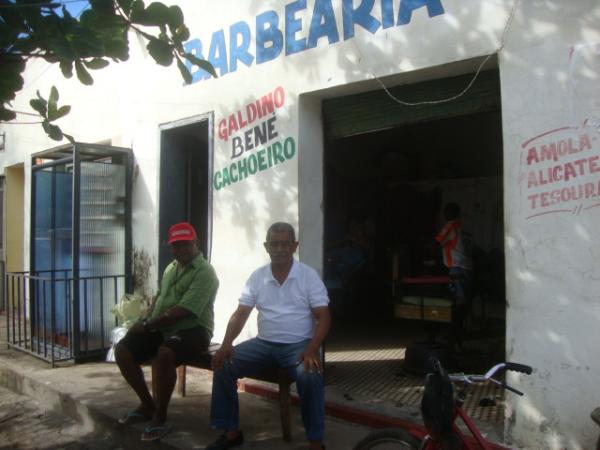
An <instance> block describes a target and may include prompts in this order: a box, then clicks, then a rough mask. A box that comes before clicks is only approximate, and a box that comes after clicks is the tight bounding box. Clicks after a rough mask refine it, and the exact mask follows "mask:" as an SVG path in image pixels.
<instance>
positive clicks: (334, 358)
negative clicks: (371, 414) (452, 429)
mask: <svg viewBox="0 0 600 450" xmlns="http://www.w3.org/2000/svg"><path fill="white" fill-rule="evenodd" d="M489 323H490V322H489V321H488V322H486V323H485V324H483V323H482V322H479V323H478V324H477V323H475V324H474V326H473V327H472V328H473V331H472V332H471V333H470V337H469V340H468V341H466V343H465V351H464V352H462V353H461V354H459V355H456V356H454V367H449V368H448V369H449V371H450V372H453V371H454V372H459V371H460V372H465V373H484V372H485V371H486V370H487V369H488V368H490V367H491V366H492V365H493V364H495V363H497V362H502V361H503V360H504V341H503V337H502V334H503V330H501V329H500V327H503V324H502V323H498V322H497V321H496V322H495V325H494V326H490V324H489ZM494 328H495V330H496V331H492V332H490V330H493V329H494ZM478 329H479V330H480V331H479V332H478V331H477V330H478ZM426 338H427V335H426V334H425V333H424V330H423V327H422V324H419V323H418V322H414V321H398V320H391V321H389V320H388V321H386V320H379V321H378V322H377V324H376V325H375V326H373V325H368V324H367V325H365V326H363V327H361V328H360V329H358V328H357V327H352V326H348V324H346V325H345V327H341V326H338V327H334V328H333V329H332V333H331V335H330V336H329V338H328V340H327V344H326V365H325V379H326V385H327V387H328V388H330V389H331V388H333V389H335V390H336V391H337V392H342V393H343V395H344V397H345V398H353V397H356V398H362V399H364V398H368V399H372V400H373V401H374V402H377V403H379V404H382V403H384V404H389V405H393V406H395V407H400V408H401V407H403V406H413V407H418V406H419V405H420V402H421V396H422V394H423V383H424V377H423V376H415V375H411V374H409V373H407V372H406V371H405V370H404V369H403V364H404V357H405V352H406V348H407V345H411V344H412V343H415V342H423V341H424V340H425V339H426ZM504 395H505V394H504V392H503V390H502V389H500V388H498V387H497V386H496V385H493V384H487V385H479V386H477V387H476V388H475V389H473V390H472V391H471V395H470V396H469V398H468V399H467V402H466V403H465V408H466V410H467V412H468V413H469V415H471V417H473V418H475V419H478V420H481V421H485V422H490V423H501V422H502V421H503V420H504ZM482 399H487V400H485V401H484V402H483V404H488V405H490V406H480V402H481V400H482ZM356 407H357V408H360V404H357V405H356Z"/></svg>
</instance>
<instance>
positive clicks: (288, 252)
mask: <svg viewBox="0 0 600 450" xmlns="http://www.w3.org/2000/svg"><path fill="white" fill-rule="evenodd" d="M264 245H265V249H266V250H267V253H268V254H269V257H270V258H271V263H270V264H267V265H265V266H263V267H261V268H259V269H258V270H256V271H255V272H254V273H253V274H252V275H251V276H250V278H249V279H248V281H247V282H246V286H245V287H244V289H243V291H242V295H241V297H240V300H239V306H238V308H237V310H236V311H235V312H234V313H233V314H232V316H231V318H230V319H229V323H228V325H227V331H226V332H225V338H224V339H223V344H222V345H221V348H220V350H219V351H218V352H217V353H216V354H215V356H214V357H213V361H212V366H213V370H214V375H213V393H212V405H211V426H212V427H213V428H215V429H221V430H224V433H223V435H222V436H221V437H219V439H217V440H216V441H215V442H214V443H213V444H211V445H210V446H208V447H207V450H222V449H228V448H232V447H235V446H237V445H241V444H243V442H244V438H243V434H242V432H241V430H240V428H239V403H238V396H237V380H238V379H239V378H243V377H245V376H250V375H253V374H256V373H258V372H260V371H261V370H262V369H263V368H265V367H268V366H273V365H278V366H279V367H283V368H287V369H288V370H289V372H290V375H291V377H292V378H293V379H294V380H296V386H297V389H298V395H299V397H300V404H301V414H302V420H303V423H304V427H305V430H306V437H307V439H308V441H309V443H310V448H311V449H313V450H318V449H323V448H325V447H324V446H323V444H322V442H323V434H324V428H325V392H324V385H323V375H322V371H323V368H322V366H321V355H320V351H321V350H320V347H321V344H322V343H323V340H324V339H325V336H326V335H327V332H328V331H329V327H330V324H331V319H330V315H329V306H328V304H329V298H328V296H327V290H326V288H325V285H324V284H323V282H322V281H321V278H320V277H319V275H318V274H317V272H316V271H315V270H314V269H312V268H311V267H309V266H307V265H305V264H303V263H301V262H299V261H297V260H295V259H294V253H295V252H296V249H297V248H298V241H296V234H295V232H294V228H293V227H292V226H291V225H290V224H288V223H283V222H277V223H274V224H273V225H271V226H270V227H269V230H268V231H267V240H266V242H265V243H264ZM254 307H256V309H257V310H258V336H257V337H256V338H253V339H250V340H247V341H245V342H242V343H241V344H239V345H236V346H235V347H233V346H232V344H233V340H234V339H235V338H236V337H237V336H238V335H239V334H240V332H241V331H242V328H243V327H244V325H245V323H246V321H247V320H248V317H249V315H250V313H251V312H252V309H253V308H254Z"/></svg>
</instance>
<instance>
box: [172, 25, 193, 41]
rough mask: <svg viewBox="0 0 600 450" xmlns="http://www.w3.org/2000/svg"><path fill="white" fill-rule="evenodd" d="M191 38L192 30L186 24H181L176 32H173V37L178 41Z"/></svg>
mask: <svg viewBox="0 0 600 450" xmlns="http://www.w3.org/2000/svg"><path fill="white" fill-rule="evenodd" d="M189 38H190V30H189V29H188V27H186V26H185V25H180V26H179V27H178V28H177V30H175V33H173V39H174V40H175V41H177V42H178V43H181V42H184V41H187V40H188V39H189Z"/></svg>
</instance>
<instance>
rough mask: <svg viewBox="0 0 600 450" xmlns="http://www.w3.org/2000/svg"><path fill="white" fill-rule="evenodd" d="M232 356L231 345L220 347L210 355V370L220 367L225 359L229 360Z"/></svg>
mask: <svg viewBox="0 0 600 450" xmlns="http://www.w3.org/2000/svg"><path fill="white" fill-rule="evenodd" d="M232 358H233V348H232V347H231V346H227V347H221V348H220V349H219V350H217V352H216V353H215V354H214V355H213V357H212V361H211V363H210V365H211V367H212V370H219V369H222V368H223V364H224V363H225V360H226V359H227V360H229V361H231V359H232Z"/></svg>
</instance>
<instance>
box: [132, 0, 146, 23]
mask: <svg viewBox="0 0 600 450" xmlns="http://www.w3.org/2000/svg"><path fill="white" fill-rule="evenodd" d="M145 12H146V8H145V6H144V2H143V1H142V0H134V1H133V3H132V5H131V15H130V19H131V21H132V22H138V20H140V19H141V18H142V17H143V16H144V13H145Z"/></svg>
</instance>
